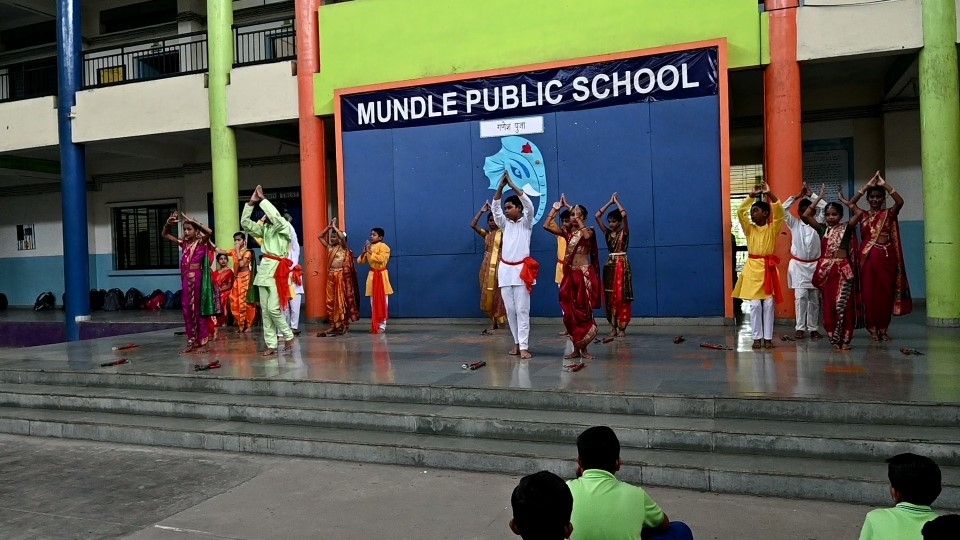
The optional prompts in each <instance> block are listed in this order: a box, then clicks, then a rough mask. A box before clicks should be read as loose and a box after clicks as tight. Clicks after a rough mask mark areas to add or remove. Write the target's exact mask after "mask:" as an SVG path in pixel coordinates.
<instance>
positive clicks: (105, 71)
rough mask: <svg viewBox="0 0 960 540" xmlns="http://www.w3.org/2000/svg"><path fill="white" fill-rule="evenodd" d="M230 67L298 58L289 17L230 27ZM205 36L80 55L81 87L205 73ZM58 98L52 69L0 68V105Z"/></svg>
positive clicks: (185, 36)
mask: <svg viewBox="0 0 960 540" xmlns="http://www.w3.org/2000/svg"><path fill="white" fill-rule="evenodd" d="M233 37H234V57H233V65H234V66H248V65H252V64H265V63H269V62H278V61H281V60H289V59H293V58H296V57H297V34H296V29H295V26H294V20H293V19H292V18H286V19H276V20H272V21H262V22H257V23H251V24H244V25H240V26H234V28H233ZM207 68H208V63H207V33H206V32H192V33H189V34H180V35H176V36H171V37H168V38H163V39H159V40H158V39H151V40H144V41H138V42H134V43H129V44H126V45H123V46H121V47H103V48H99V49H91V50H88V51H84V52H83V87H84V88H100V87H103V86H111V85H116V84H124V83H130V82H137V81H146V80H152V79H161V78H165V77H175V76H177V75H189V74H192V73H204V72H206V71H207ZM56 93H57V70H56V67H55V66H43V67H33V68H24V67H23V66H22V65H15V66H7V67H0V102H3V101H14V100H18V99H29V98H35V97H43V96H52V95H56Z"/></svg>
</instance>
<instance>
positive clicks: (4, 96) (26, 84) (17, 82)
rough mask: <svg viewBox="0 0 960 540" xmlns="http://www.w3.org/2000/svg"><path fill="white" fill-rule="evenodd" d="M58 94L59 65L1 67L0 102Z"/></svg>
mask: <svg viewBox="0 0 960 540" xmlns="http://www.w3.org/2000/svg"><path fill="white" fill-rule="evenodd" d="M55 95H57V67H56V66H43V67H35V68H24V67H23V66H5V67H0V102H4V101H17V100H20V99H31V98H38V97H46V96H55Z"/></svg>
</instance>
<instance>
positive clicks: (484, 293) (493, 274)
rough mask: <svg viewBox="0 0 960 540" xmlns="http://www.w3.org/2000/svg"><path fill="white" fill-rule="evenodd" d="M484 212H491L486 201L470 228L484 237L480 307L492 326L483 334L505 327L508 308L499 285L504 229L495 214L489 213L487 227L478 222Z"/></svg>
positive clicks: (474, 217)
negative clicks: (498, 273) (499, 225)
mask: <svg viewBox="0 0 960 540" xmlns="http://www.w3.org/2000/svg"><path fill="white" fill-rule="evenodd" d="M484 212H490V203H489V202H485V203H483V206H482V207H481V208H480V210H479V211H478V212H477V215H475V216H473V222H472V223H470V228H472V229H473V231H474V232H475V233H477V234H478V235H480V237H481V238H483V263H482V264H481V265H480V309H481V311H483V312H484V313H485V314H486V315H487V318H488V319H490V327H489V328H486V329H485V330H484V331H483V332H481V333H482V334H483V335H489V334H492V333H493V331H494V330H496V329H498V328H503V326H504V325H506V324H507V310H506V308H505V307H504V306H503V297H502V296H501V295H500V287H498V286H497V270H498V268H499V267H500V252H501V249H502V247H503V231H502V230H500V227H497V222H496V221H495V220H494V219H493V214H492V213H488V214H487V228H486V229H483V228H481V227H480V226H479V225H478V224H479V223H480V217H481V216H483V214H484Z"/></svg>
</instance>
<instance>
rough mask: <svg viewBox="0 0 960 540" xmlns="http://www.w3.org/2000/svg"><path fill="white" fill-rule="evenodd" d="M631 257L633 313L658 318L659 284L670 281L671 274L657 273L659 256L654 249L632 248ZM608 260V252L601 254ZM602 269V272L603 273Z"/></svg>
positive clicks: (635, 315)
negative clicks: (657, 292)
mask: <svg viewBox="0 0 960 540" xmlns="http://www.w3.org/2000/svg"><path fill="white" fill-rule="evenodd" d="M627 253H628V255H629V257H630V269H631V270H632V271H633V305H632V306H631V312H632V314H633V316H634V317H656V316H657V315H658V313H659V305H658V303H657V302H658V301H657V295H656V294H655V291H657V290H658V287H657V285H658V282H660V281H669V280H670V276H669V274H666V275H664V274H659V275H658V273H657V270H658V269H657V254H656V249H654V248H652V247H642V248H630V249H629V250H628V251H627ZM600 255H601V256H602V257H603V259H602V261H601V264H602V262H604V261H606V260H607V254H606V251H604V252H601V254H600ZM602 271H603V270H602V267H601V272H602Z"/></svg>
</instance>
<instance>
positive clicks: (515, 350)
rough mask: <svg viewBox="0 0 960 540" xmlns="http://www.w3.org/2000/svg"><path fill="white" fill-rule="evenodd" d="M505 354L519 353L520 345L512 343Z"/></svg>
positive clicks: (515, 354)
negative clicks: (511, 346)
mask: <svg viewBox="0 0 960 540" xmlns="http://www.w3.org/2000/svg"><path fill="white" fill-rule="evenodd" d="M507 354H509V355H510V356H518V355H519V354H520V346H519V345H514V346H513V348H512V349H510V352H508V353H507Z"/></svg>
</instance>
